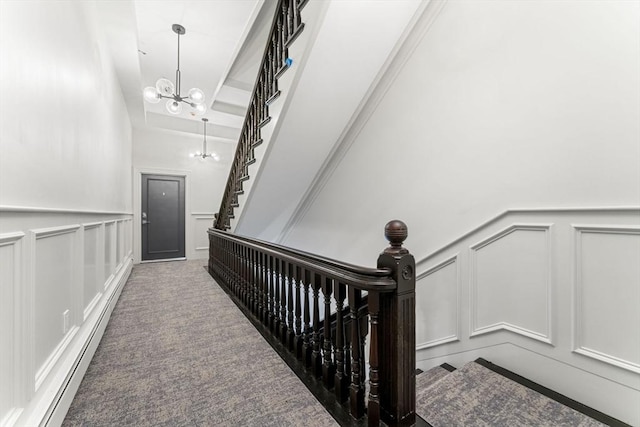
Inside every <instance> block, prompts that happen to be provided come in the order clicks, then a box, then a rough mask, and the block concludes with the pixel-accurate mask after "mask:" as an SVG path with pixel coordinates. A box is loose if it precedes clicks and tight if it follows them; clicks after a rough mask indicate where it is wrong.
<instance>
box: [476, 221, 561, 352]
mask: <svg viewBox="0 0 640 427" xmlns="http://www.w3.org/2000/svg"><path fill="white" fill-rule="evenodd" d="M549 229H550V225H513V226H511V227H508V228H506V229H504V230H502V231H500V232H498V233H497V234H495V235H493V236H491V237H489V238H487V239H485V240H483V241H481V242H479V243H476V244H475V245H473V246H471V248H470V249H471V251H470V257H471V258H470V261H471V262H470V285H471V289H470V299H471V301H470V303H471V313H470V314H471V336H476V335H480V334H484V333H488V332H493V331H496V330H500V329H506V330H509V331H512V332H516V333H518V334H521V335H524V336H527V337H529V338H534V339H537V340H540V341H544V342H548V343H550V342H551V301H550V292H551V289H550V286H551V283H550V282H551V280H550V274H551V269H550V249H549V236H548V234H549Z"/></svg>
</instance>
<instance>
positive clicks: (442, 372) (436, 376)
mask: <svg viewBox="0 0 640 427" xmlns="http://www.w3.org/2000/svg"><path fill="white" fill-rule="evenodd" d="M451 372H452V371H451V370H450V369H446V368H444V367H442V366H434V367H433V368H431V369H428V370H426V371H424V372H421V373H420V374H418V375H416V390H426V389H428V388H429V387H431V386H433V385H434V384H436V383H437V382H438V381H440V380H441V379H442V378H444V377H446V376H447V375H449V374H450V373H451Z"/></svg>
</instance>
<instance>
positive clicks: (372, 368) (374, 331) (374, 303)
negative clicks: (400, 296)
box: [367, 291, 380, 427]
mask: <svg viewBox="0 0 640 427" xmlns="http://www.w3.org/2000/svg"><path fill="white" fill-rule="evenodd" d="M368 302H369V304H368V305H369V319H371V342H370V346H369V403H368V405H367V418H368V421H369V426H370V427H372V426H375V427H378V426H379V425H380V390H379V388H380V366H379V364H380V362H379V357H378V356H379V352H380V349H379V339H378V334H379V333H380V331H379V328H378V325H379V320H378V315H379V313H380V295H379V294H378V292H373V291H371V292H369V296H368Z"/></svg>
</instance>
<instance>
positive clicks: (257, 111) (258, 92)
mask: <svg viewBox="0 0 640 427" xmlns="http://www.w3.org/2000/svg"><path fill="white" fill-rule="evenodd" d="M307 1H308V0H279V1H278V5H277V7H276V13H275V17H274V19H273V24H272V26H271V31H270V33H269V40H268V43H267V46H266V48H265V52H264V55H263V56H262V62H261V64H260V71H259V73H258V77H257V79H256V83H255V85H254V87H253V92H252V95H251V100H250V101H249V108H248V110H247V114H246V116H245V119H244V124H243V125H242V130H241V133H240V139H239V141H238V145H237V147H236V153H235V157H234V159H233V162H232V164H231V170H230V171H229V177H228V179H227V184H226V186H225V190H224V194H223V196H222V201H221V203H220V210H219V211H218V215H217V216H216V220H215V224H214V226H215V228H217V229H220V230H228V229H230V228H231V219H232V218H234V212H235V208H237V207H239V203H238V197H239V196H240V195H241V194H243V193H244V190H243V183H244V182H245V181H247V180H248V179H249V166H250V165H252V164H253V163H255V162H256V158H255V156H254V149H255V148H256V147H257V146H259V145H260V144H262V142H263V141H262V136H261V129H262V127H263V126H264V125H266V124H267V123H269V121H270V120H271V117H270V116H269V104H270V103H271V102H273V101H274V100H275V99H276V98H277V97H278V96H279V95H280V91H279V89H278V78H279V77H280V76H281V75H282V74H283V73H284V72H285V71H286V70H287V69H288V68H289V66H290V65H291V62H290V59H289V55H288V47H289V46H290V45H291V43H293V41H294V40H295V39H296V38H297V37H298V35H300V33H301V32H302V30H303V29H304V24H303V23H302V18H301V15H300V11H301V10H302V8H303V7H304V5H305V4H306V3H307Z"/></svg>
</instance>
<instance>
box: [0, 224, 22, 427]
mask: <svg viewBox="0 0 640 427" xmlns="http://www.w3.org/2000/svg"><path fill="white" fill-rule="evenodd" d="M23 237H24V233H21V232H19V233H11V234H0V425H4V424H8V423H9V422H10V420H12V419H14V418H15V417H16V416H17V415H18V414H19V407H20V404H21V402H20V400H21V399H20V396H19V394H20V387H19V384H18V382H19V380H20V378H19V375H18V372H19V371H20V369H19V357H20V352H19V351H18V347H19V338H20V337H19V334H18V331H19V329H18V327H19V326H20V325H21V323H22V322H20V319H19V318H18V310H17V309H16V307H17V305H18V301H19V297H20V293H19V292H20V288H21V287H22V286H23V282H22V274H21V270H22V268H23V265H22V239H23Z"/></svg>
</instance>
